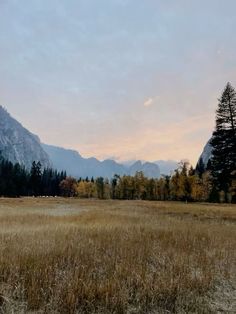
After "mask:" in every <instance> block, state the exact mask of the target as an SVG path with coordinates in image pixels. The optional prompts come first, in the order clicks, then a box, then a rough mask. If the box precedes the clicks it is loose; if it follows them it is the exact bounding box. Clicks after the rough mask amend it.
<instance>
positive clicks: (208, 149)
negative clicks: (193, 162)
mask: <svg viewBox="0 0 236 314" xmlns="http://www.w3.org/2000/svg"><path fill="white" fill-rule="evenodd" d="M210 141H211V139H210V140H209V141H208V142H207V143H206V145H205V147H204V149H203V152H202V154H201V156H200V157H199V160H198V162H197V165H198V164H199V163H200V160H201V159H202V161H203V164H204V166H205V167H206V166H207V164H208V161H209V160H210V159H211V156H212V149H213V148H212V146H211V144H210Z"/></svg>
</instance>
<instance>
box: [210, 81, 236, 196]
mask: <svg viewBox="0 0 236 314" xmlns="http://www.w3.org/2000/svg"><path fill="white" fill-rule="evenodd" d="M211 145H212V147H213V151H212V158H211V171H212V175H213V180H214V184H215V186H216V188H217V189H218V191H224V192H225V194H226V193H227V192H228V191H229V188H230V185H231V181H232V172H233V171H234V170H235V168H236V92H235V90H234V88H233V87H232V86H231V84H230V83H228V84H227V85H226V87H225V89H224V91H223V93H222V96H221V98H220V99H219V103H218V109H217V111H216V128H215V131H214V133H213V137H212V140H211Z"/></svg>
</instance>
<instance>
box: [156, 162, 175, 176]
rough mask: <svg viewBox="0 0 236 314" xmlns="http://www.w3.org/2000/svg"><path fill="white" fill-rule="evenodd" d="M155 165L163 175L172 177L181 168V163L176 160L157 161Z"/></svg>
mask: <svg viewBox="0 0 236 314" xmlns="http://www.w3.org/2000/svg"><path fill="white" fill-rule="evenodd" d="M154 163H155V164H156V165H158V167H159V168H160V172H161V174H163V175H171V174H172V173H173V172H174V171H175V170H176V169H177V168H178V167H179V163H178V162H177V161H175V160H157V161H155V162H154Z"/></svg>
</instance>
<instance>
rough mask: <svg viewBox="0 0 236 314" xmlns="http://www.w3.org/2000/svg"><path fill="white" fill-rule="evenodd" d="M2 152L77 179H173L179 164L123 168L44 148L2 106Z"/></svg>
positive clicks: (136, 164)
mask: <svg viewBox="0 0 236 314" xmlns="http://www.w3.org/2000/svg"><path fill="white" fill-rule="evenodd" d="M0 152H1V154H2V156H3V157H4V158H6V159H8V160H10V161H12V162H13V163H16V162H18V163H20V164H21V165H25V167H26V168H27V169H30V167H31V164H32V162H33V161H40V162H41V164H42V166H43V167H44V168H47V167H53V168H55V169H57V170H59V171H60V170H65V171H66V172H67V174H68V175H71V176H74V177H77V178H79V177H82V178H86V177H89V178H91V177H94V178H96V177H100V176H102V177H106V178H111V177H113V176H114V175H115V174H118V175H125V174H126V175H135V173H136V172H137V171H142V172H143V173H144V175H145V176H147V177H149V178H159V177H160V176H161V174H163V175H169V174H170V173H171V172H173V171H174V169H176V168H177V166H178V163H177V162H175V161H163V160H160V161H156V162H142V161H134V162H132V163H130V164H128V163H125V164H121V163H118V162H116V161H114V160H109V159H107V160H104V161H99V160H98V159H96V158H93V157H92V158H83V157H82V156H81V155H80V154H79V153H78V152H77V151H75V150H71V149H65V148H61V147H57V146H53V145H47V144H42V143H41V142H40V139H39V137H38V136H36V135H34V134H33V133H31V132H29V131H28V130H27V129H25V128H24V127H23V126H22V125H21V124H20V123H19V122H18V121H16V120H15V119H14V118H12V117H11V116H10V114H9V113H8V112H7V111H6V110H5V109H4V108H3V107H1V106H0Z"/></svg>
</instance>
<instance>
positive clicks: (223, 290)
mask: <svg viewBox="0 0 236 314" xmlns="http://www.w3.org/2000/svg"><path fill="white" fill-rule="evenodd" d="M235 261H236V206H230V205H210V204H184V203H170V202H165V203H164V202H144V201H96V200H77V199H61V198H55V199H47V198H45V199H40V198H38V199H33V198H32V199H29V198H28V199H27V198H25V199H11V200H10V199H0V306H1V310H0V312H2V313H104V314H106V313H152V314H154V313H218V312H219V313H236V290H235V289H236V278H235V274H236V265H235Z"/></svg>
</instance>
